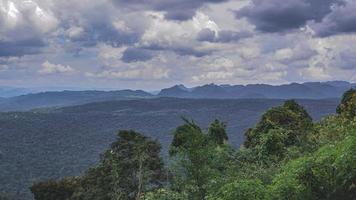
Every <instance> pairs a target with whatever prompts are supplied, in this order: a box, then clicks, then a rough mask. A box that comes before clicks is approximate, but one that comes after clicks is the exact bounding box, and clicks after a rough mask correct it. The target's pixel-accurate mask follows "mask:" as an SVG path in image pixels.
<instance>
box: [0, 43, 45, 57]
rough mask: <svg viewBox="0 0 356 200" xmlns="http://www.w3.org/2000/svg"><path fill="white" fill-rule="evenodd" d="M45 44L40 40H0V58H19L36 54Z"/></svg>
mask: <svg viewBox="0 0 356 200" xmlns="http://www.w3.org/2000/svg"><path fill="white" fill-rule="evenodd" d="M45 45H46V44H45V42H44V41H43V40H41V39H37V38H34V39H26V40H20V41H3V40H0V57H21V56H24V55H31V54H38V53H40V52H41V48H42V47H44V46H45Z"/></svg>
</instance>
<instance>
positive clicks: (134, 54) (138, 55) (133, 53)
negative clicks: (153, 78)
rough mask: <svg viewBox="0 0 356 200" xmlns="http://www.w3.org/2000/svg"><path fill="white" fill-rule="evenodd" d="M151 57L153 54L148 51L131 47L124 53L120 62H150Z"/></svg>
mask: <svg viewBox="0 0 356 200" xmlns="http://www.w3.org/2000/svg"><path fill="white" fill-rule="evenodd" d="M152 57H153V54H152V52H150V51H149V50H147V49H140V48H134V47H132V48H128V49H126V50H125V51H124V53H123V55H122V58H121V60H122V61H124V62H126V63H131V62H138V61H147V60H151V59H152Z"/></svg>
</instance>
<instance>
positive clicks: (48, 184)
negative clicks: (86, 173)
mask: <svg viewBox="0 0 356 200" xmlns="http://www.w3.org/2000/svg"><path fill="white" fill-rule="evenodd" d="M79 184H80V179H79V178H77V177H74V178H65V179H61V180H59V181H55V180H48V181H43V182H38V183H35V184H34V185H32V186H31V188H30V190H31V192H32V193H33V195H34V197H35V199H36V200H49V199H51V200H68V199H70V197H71V196H72V195H73V193H74V191H75V190H76V189H77V188H78V186H79Z"/></svg>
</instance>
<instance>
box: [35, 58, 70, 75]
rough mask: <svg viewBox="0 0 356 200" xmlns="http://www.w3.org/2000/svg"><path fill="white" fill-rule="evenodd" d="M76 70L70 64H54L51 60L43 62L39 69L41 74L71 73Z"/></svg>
mask: <svg viewBox="0 0 356 200" xmlns="http://www.w3.org/2000/svg"><path fill="white" fill-rule="evenodd" d="M74 71H75V70H74V69H73V68H72V67H70V66H69V65H61V64H52V63H50V62H49V61H46V62H44V63H43V64H42V66H41V69H40V70H39V71H38V73H39V74H41V75H48V74H71V73H73V72H74Z"/></svg>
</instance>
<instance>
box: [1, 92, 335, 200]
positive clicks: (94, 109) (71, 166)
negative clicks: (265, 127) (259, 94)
mask: <svg viewBox="0 0 356 200" xmlns="http://www.w3.org/2000/svg"><path fill="white" fill-rule="evenodd" d="M338 101H339V100H337V99H329V100H299V101H298V102H299V103H301V104H302V105H303V106H305V107H306V109H307V110H308V112H309V113H310V114H311V115H312V117H313V118H314V119H315V120H318V119H320V118H321V117H323V116H325V115H328V114H331V113H334V112H335V108H336V105H337V104H338ZM282 102H283V101H282V100H273V99H270V100H266V99H242V100H233V99H230V100H218V99H215V100H214V99H210V100H209V99H195V100H194V99H175V98H155V99H141V100H126V101H110V102H101V103H100V102H99V103H91V104H85V105H79V106H73V107H65V108H59V109H48V110H47V109H44V110H37V111H32V112H10V113H2V114H0V138H1V141H0V159H1V162H0V171H2V172H4V173H0V185H1V186H2V188H1V190H2V191H6V192H8V193H9V192H10V193H12V194H19V195H20V196H23V197H28V195H29V190H28V187H29V186H30V184H31V183H32V182H34V181H36V180H44V179H48V178H58V177H63V176H71V175H79V174H80V173H82V172H83V171H84V170H86V169H87V168H88V167H89V166H92V165H93V164H95V163H96V162H97V161H98V158H99V155H100V154H101V153H102V152H103V151H104V150H105V149H107V147H108V145H109V144H110V143H111V142H112V141H113V140H114V139H115V135H116V133H117V131H118V130H119V129H134V130H137V131H140V132H142V133H144V134H145V135H147V136H151V137H153V138H156V139H158V140H159V142H160V143H161V144H162V145H163V152H167V147H168V145H169V143H170V142H171V139H172V135H171V132H172V130H173V129H174V128H175V127H177V126H178V125H180V124H182V120H181V116H186V117H188V118H192V119H194V120H196V122H197V123H198V124H199V125H201V126H202V127H204V128H206V127H207V126H208V124H209V123H210V122H211V121H212V120H213V119H215V118H219V119H221V120H222V121H225V122H227V128H228V133H229V138H230V143H231V144H232V145H233V146H234V147H238V146H239V145H240V144H241V143H242V142H243V141H244V137H243V132H244V131H245V130H246V129H247V128H248V127H251V126H252V125H253V124H254V123H256V122H257V120H258V119H259V117H260V116H261V114H262V113H263V112H265V111H266V110H267V109H268V108H270V107H273V106H277V105H280V104H281V103H282ZM1 190H0V192H1Z"/></svg>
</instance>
